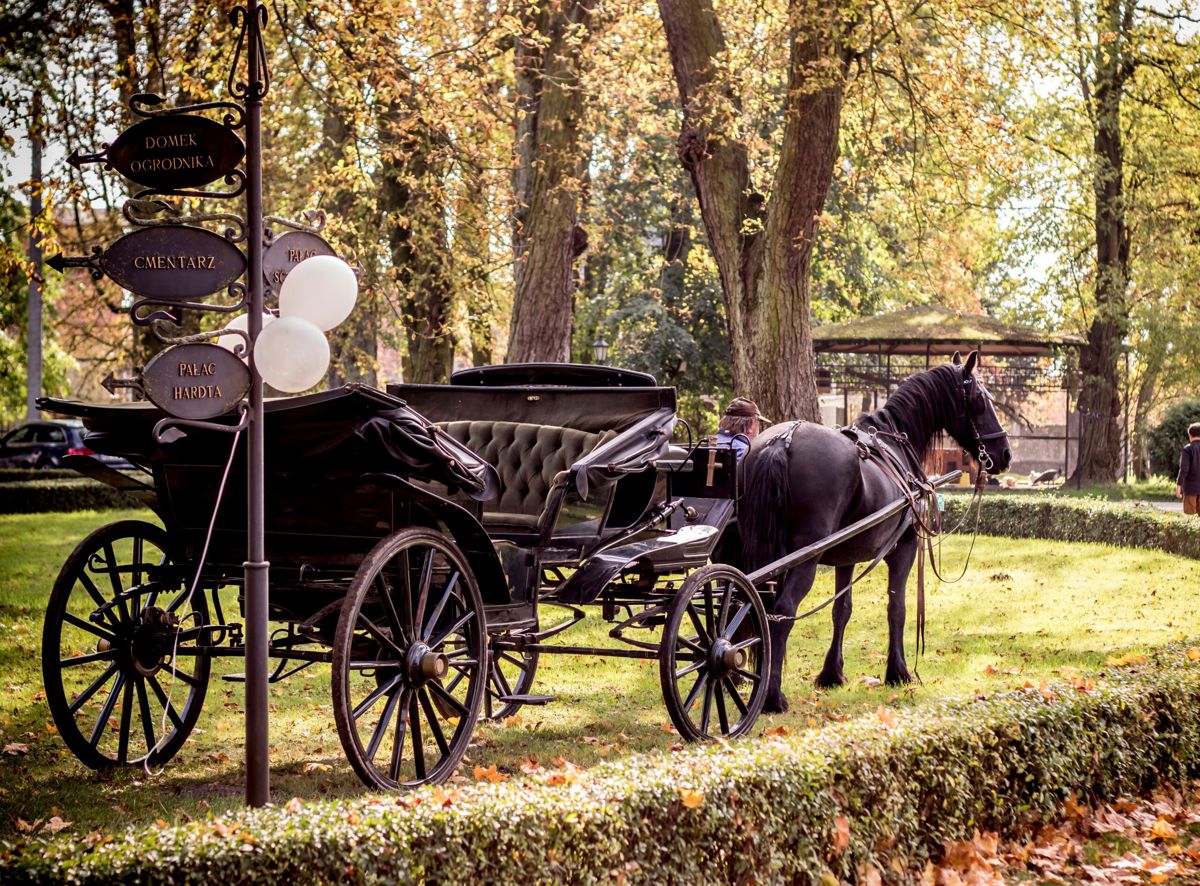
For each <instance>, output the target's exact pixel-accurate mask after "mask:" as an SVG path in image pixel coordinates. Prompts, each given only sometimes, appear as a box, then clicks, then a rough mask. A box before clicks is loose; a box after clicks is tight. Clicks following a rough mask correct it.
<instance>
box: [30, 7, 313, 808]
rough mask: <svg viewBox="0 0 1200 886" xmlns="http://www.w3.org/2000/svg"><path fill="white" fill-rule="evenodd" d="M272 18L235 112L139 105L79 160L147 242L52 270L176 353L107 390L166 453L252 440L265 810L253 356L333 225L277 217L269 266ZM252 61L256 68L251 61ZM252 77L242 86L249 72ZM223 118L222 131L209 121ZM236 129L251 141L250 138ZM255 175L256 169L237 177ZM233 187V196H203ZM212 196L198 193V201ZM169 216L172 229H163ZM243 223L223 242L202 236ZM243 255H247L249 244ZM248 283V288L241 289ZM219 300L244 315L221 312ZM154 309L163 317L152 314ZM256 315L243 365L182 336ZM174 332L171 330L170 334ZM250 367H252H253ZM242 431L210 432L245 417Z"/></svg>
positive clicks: (152, 101)
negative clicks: (122, 292) (99, 282)
mask: <svg viewBox="0 0 1200 886" xmlns="http://www.w3.org/2000/svg"><path fill="white" fill-rule="evenodd" d="M266 20H267V11H266V7H265V6H263V5H262V4H261V3H260V2H259V0H249V2H248V3H247V5H246V6H244V7H238V8H236V9H234V10H233V13H232V21H233V23H234V25H235V26H236V27H237V28H238V29H239V35H238V42H237V47H236V49H235V50H234V57H233V60H232V63H231V65H230V73H229V81H228V87H229V91H230V93H231V95H232V97H233V99H234V101H232V102H230V101H213V102H205V103H202V104H195V105H191V106H188V107H182V108H169V107H164V105H165V100H164V99H163V98H161V97H160V96H157V95H151V94H142V95H136V96H134V97H133V98H131V99H130V100H129V108H130V110H131V111H133V113H134V114H136V115H138V116H140V117H142V118H143V119H142V120H141V121H140V122H138V123H135V124H134V125H132V126H130V127H129V128H128V129H126V130H125V131H124V132H123V133H121V134H120V135H119V136H118V137H117V139H116V140H115V141H114V142H113V143H112V144H110V145H107V146H104V148H103V150H101V151H99V152H97V153H94V154H79V153H78V152H76V153H73V154H72V155H71V156H70V157H69V158H68V161H69V162H70V163H71V164H73V165H75V166H77V167H78V166H80V165H83V164H86V163H104V164H105V165H106V166H107V167H108V168H111V169H115V170H116V171H117V172H119V173H120V174H121V175H123V176H125V177H126V178H127V179H129V180H131V181H133V182H135V183H137V184H139V185H142V186H143V187H144V190H142V191H139V192H138V193H137V194H135V195H134V197H133V198H132V199H130V200H129V201H128V202H127V203H126V206H125V210H124V216H125V218H126V219H128V220H129V221H130V222H131V223H132V224H133V225H135V230H133V231H131V232H130V233H128V234H126V235H125V236H123V237H121V238H120V239H119V240H117V241H116V242H115V243H113V244H111V245H110V246H108V248H107V249H104V248H101V247H99V246H97V247H94V248H93V249H92V254H91V255H88V256H78V257H73V256H62V255H58V256H55V257H54V258H52V259H50V260H49V262H48V263H49V264H50V266H51V267H53V268H56V269H58V270H59V271H62V270H64V269H65V268H68V267H86V268H88V270H89V271H90V272H91V274H92V275H93V277H95V278H96V279H99V278H100V277H102V276H107V277H108V278H110V279H111V280H113V281H114V282H115V283H117V284H118V285H120V286H121V287H122V288H124V289H126V290H128V291H129V292H131V293H132V294H133V295H135V296H137V297H138V300H137V301H136V302H135V303H134V305H133V307H132V308H131V309H130V316H131V317H132V319H133V321H134V323H136V324H138V325H139V326H148V327H149V328H150V329H151V331H152V332H153V333H154V335H155V336H157V337H158V338H159V339H160V340H161V341H163V342H165V343H167V344H168V345H169V347H167V348H166V349H164V350H163V351H161V352H160V353H159V354H158V355H157V356H155V357H154V359H152V360H151V361H150V363H149V364H148V365H147V366H146V367H145V369H144V370H142V371H141V372H140V373H138V375H137V377H135V378H125V379H118V378H114V377H113V376H112V375H111V374H110V375H109V377H108V378H107V379H105V387H106V388H107V389H108V390H109V391H110V392H115V391H116V390H117V389H119V388H130V389H133V390H134V391H136V392H140V393H142V394H144V396H146V397H147V398H148V399H149V400H150V401H151V402H153V403H154V404H155V405H156V406H158V408H159V409H161V410H162V411H163V412H165V413H166V414H167V416H168V418H165V419H163V420H162V421H160V422H159V423H158V425H157V426H156V428H155V434H156V436H158V438H159V439H160V440H169V439H171V437H172V435H176V436H177V435H178V434H179V431H178V429H176V428H174V427H172V426H173V425H184V426H187V425H192V426H194V425H196V424H203V425H205V426H206V427H210V428H212V429H216V430H220V431H228V432H231V433H234V434H237V435H239V436H237V437H235V443H234V445H237V442H238V441H240V439H241V437H240V435H242V434H243V433H244V434H245V436H246V439H247V460H246V464H247V486H248V488H247V492H248V514H247V530H248V531H247V550H246V562H245V564H244V569H245V571H244V579H243V580H244V594H245V618H246V631H245V643H246V649H245V651H246V802H247V803H249V804H250V805H253V806H262V805H264V804H266V803H267V802H268V800H269V796H270V781H269V769H268V760H267V673H268V670H267V663H268V662H267V652H268V640H269V633H268V625H267V584H268V566H269V564H268V563H267V561H266V551H265V545H264V526H263V523H264V519H263V492H264V490H263V477H264V468H263V462H264V453H263V382H262V377H261V376H260V375H259V372H258V370H257V369H256V367H255V365H254V360H253V357H252V355H253V350H254V343H255V341H256V340H257V338H258V334H259V332H261V330H262V319H263V308H264V306H263V300H264V295H265V291H264V290H265V288H266V287H267V286H271V287H274V288H275V289H276V290H277V289H278V287H279V286H280V284H282V282H283V279H284V277H286V276H287V274H288V272H289V271H290V270H291V269H292V268H294V267H295V266H296V265H297V264H299V263H300V262H301V261H303V260H304V259H306V258H309V257H311V256H314V255H333V254H334V252H333V249H332V248H331V247H330V246H329V244H328V243H326V242H325V240H324V239H322V238H321V237H320V236H319V235H318V233H317V231H318V230H320V226H321V223H322V222H323V218H321V217H320V216H319V213H318V214H315V215H316V217H317V218H318V221H317V222H316V224H314V225H305V224H301V223H299V222H292V221H288V220H287V219H277V218H272V221H274V222H277V223H281V224H283V225H285V226H287V227H289V228H292V229H293V230H291V231H289V232H287V233H284V234H282V235H281V236H279V237H278V238H273V237H272V238H271V239H270V240H269V243H268V244H267V247H268V248H267V252H266V256H265V257H264V235H267V236H270V235H269V232H267V231H265V230H264V219H263V208H262V138H261V116H262V103H263V99H264V98H265V96H266V94H267V91H268V89H269V87H270V74H269V71H268V69H267V65H266V51H265V49H264V46H263V36H262V30H263V26H264V25H265V24H266ZM243 59H244V62H243ZM243 65H244V71H245V76H244V78H243V77H242V71H243ZM205 112H217V113H220V114H221V116H222V119H221V120H219V121H218V120H214V119H212V118H211V117H208V116H204V113H205ZM238 130H244V140H243V137H241V136H239V135H238ZM243 160H244V161H245V162H244V169H243V168H239V164H241V163H242V162H243ZM218 181H222V182H223V183H224V184H225V185H226V186H227V189H225V190H202V189H203V188H205V187H206V186H208V185H211V184H213V183H214V182H218ZM198 189H200V190H198ZM188 197H192V198H213V199H222V200H228V199H236V198H242V197H244V198H245V201H246V211H245V217H244V218H239V217H237V216H235V215H232V214H227V213H217V214H211V215H198V216H192V217H184V216H183V215H182V213H181V211H180V210H179V209H178V208H177V207H176V206H175V205H174V204H172V203H171V202H170V198H188ZM156 216H165V219H160V218H156ZM217 220H225V221H229V222H231V223H232V224H231V226H230V227H227V228H226V229H225V230H224V231H223V232H222V233H216V232H214V231H211V230H209V229H208V228H205V227H201V226H200V225H201V224H202V223H203V222H205V221H217ZM239 244H241V245H239ZM243 277H244V278H245V283H241V282H238V281H239V280H240V279H241V278H243ZM219 293H224V294H225V295H226V296H227V297H229V296H232V297H233V298H234V299H235V300H236V301H235V303H234V304H227V303H226V304H221V303H214V302H212V301H210V299H211V298H212V297H213V296H214V295H217V294H219ZM147 306H149V307H152V308H153V307H158V308H164V309H165V310H150V311H147V310H145V309H146V308H147ZM185 310H196V311H217V312H221V313H224V314H232V313H234V312H241V311H243V310H244V311H245V312H246V313H247V315H248V327H249V330H248V332H249V334H248V336H247V347H246V348H245V350H244V352H243V351H242V349H238V353H237V354H234V353H233V352H230V351H228V350H226V349H224V348H222V347H219V346H217V345H215V344H211V343H208V342H206V341H203V339H205V338H212V337H215V336H216V335H217V334H218V332H219V331H220V330H218V331H214V332H213V333H209V334H201V335H199V336H184V337H178V336H172V335H171V333H170V329H171V326H170V325H169V324H170V323H175V324H176V325H177V324H178V318H179V312H180V311H185ZM164 330H166V331H164ZM243 353H245V354H246V355H247V356H248V357H249V360H248V365H247V363H246V362H243V360H242V359H241V355H242V354H243ZM235 410H236V414H237V415H238V416H240V421H238V422H237V423H236V424H231V423H230V422H229V420H228V419H226V420H225V421H223V422H217V423H213V422H211V420H212V419H216V418H219V417H221V416H227V415H229V414H230V413H234V412H235Z"/></svg>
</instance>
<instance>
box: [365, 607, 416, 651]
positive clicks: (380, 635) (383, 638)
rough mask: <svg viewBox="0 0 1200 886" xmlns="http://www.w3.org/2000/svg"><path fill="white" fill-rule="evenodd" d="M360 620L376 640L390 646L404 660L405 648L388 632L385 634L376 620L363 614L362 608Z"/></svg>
mask: <svg viewBox="0 0 1200 886" xmlns="http://www.w3.org/2000/svg"><path fill="white" fill-rule="evenodd" d="M358 620H359V622H360V623H361V624H362V626H363V627H365V628H366V629H367V631H368V632H369V633H371V634H372V635H373V636H374V637H375V639H376V640H378V641H379V642H380V643H382V644H384V645H385V646H388V647H390V648H391V650H392V651H393V652H395V653H396V658H398V659H399V660H400V661H404V658H405V652H404V650H403V649H401V648H400V647H399V646H397V645H396V643H395V641H393V640H392V638H391V637H389V636H388V635H387V634H385V633H384V632H383V629H382V628H381V627H379V626H378V625H377V624H375V622H373V621H371V619H369V618H367V617H366V616H365V615H363V614H362V611H361V610H360V611H359V613H358Z"/></svg>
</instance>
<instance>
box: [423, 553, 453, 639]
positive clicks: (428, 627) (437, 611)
mask: <svg viewBox="0 0 1200 886" xmlns="http://www.w3.org/2000/svg"><path fill="white" fill-rule="evenodd" d="M460 575H461V573H460V572H459V571H458V570H457V569H455V570H454V571H453V572H452V573H450V578H449V579H448V580H447V581H446V589H445V590H443V591H442V596H441V599H439V600H438V602H437V605H436V606H434V607H433V612H431V613H430V614H429V618H428V619H427V620H426V622H425V626H424V630H422V632H421V639H422V640H425V641H426V642H428V640H429V635H430V634H432V633H433V629H434V628H435V627H437V622H438V619H439V618H441V617H442V610H443V609H445V608H446V604H447V603H448V602H450V598H451V597H453V596H454V586H455V585H456V584H458V579H459V576H460Z"/></svg>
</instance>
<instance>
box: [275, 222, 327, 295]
mask: <svg viewBox="0 0 1200 886" xmlns="http://www.w3.org/2000/svg"><path fill="white" fill-rule="evenodd" d="M314 255H337V253H336V252H334V251H333V247H332V246H330V245H329V244H328V243H326V242H325V238H324V237H319V236H317V235H316V234H310V233H308V232H307V231H289V232H288V233H286V234H284V235H282V236H281V237H278V238H276V240H275V241H274V242H273V243H272V244H271V245H270V247H269V248H268V249H267V251H266V253H265V254H264V255H263V276H264V277H266V280H267V285H268V286H270V287H271V288H272V289H273V290H275V292H279V287H280V285H282V283H283V280H284V278H285V277H287V275H288V274H289V273H290V272H291V270H292V268H294V267H296V265H298V264H300V262H302V261H304V260H305V259H306V258H312V257H313V256H314Z"/></svg>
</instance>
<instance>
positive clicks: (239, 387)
mask: <svg viewBox="0 0 1200 886" xmlns="http://www.w3.org/2000/svg"><path fill="white" fill-rule="evenodd" d="M142 389H143V390H144V391H145V392H146V397H147V398H148V399H149V400H150V401H151V402H152V403H153V404H154V405H155V406H157V407H158V408H159V409H161V410H162V411H163V412H166V413H167V414H169V415H173V416H175V417H176V418H185V419H193V420H200V419H206V418H216V417H217V416H218V415H224V414H225V413H226V412H228V411H229V410H230V409H232V408H233V406H234V404H235V403H237V402H238V401H239V400H241V399H242V398H243V397H245V396H246V392H247V391H248V390H249V389H250V370H249V369H247V368H246V364H245V363H243V362H242V361H241V360H240V359H239V358H237V357H235V356H234V355H233V354H232V353H230V352H229V351H227V350H225V349H224V348H222V347H218V346H217V345H212V344H204V343H199V344H186V345H175V346H174V347H172V348H167V350H165V351H162V352H161V353H159V354H158V355H157V356H155V358H154V359H153V360H151V361H150V363H149V364H148V365H147V366H146V368H145V369H144V370H143V371H142Z"/></svg>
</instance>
